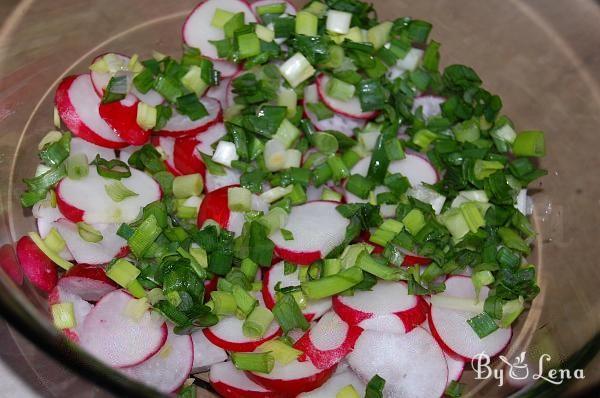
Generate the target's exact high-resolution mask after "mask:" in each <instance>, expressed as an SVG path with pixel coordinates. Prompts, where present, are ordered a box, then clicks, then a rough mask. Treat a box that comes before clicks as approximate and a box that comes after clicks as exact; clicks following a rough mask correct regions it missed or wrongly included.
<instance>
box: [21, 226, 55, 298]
mask: <svg viewBox="0 0 600 398" xmlns="http://www.w3.org/2000/svg"><path fill="white" fill-rule="evenodd" d="M16 252H17V258H18V259H19V263H20V264H21V268H22V269H23V273H24V274H25V276H27V278H28V279H29V281H30V282H31V283H32V284H33V285H34V286H35V287H37V288H38V289H40V290H41V291H43V292H46V293H50V292H51V291H52V289H54V286H56V282H57V281H58V271H57V269H56V265H55V264H54V263H53V262H52V260H50V259H49V258H48V257H47V256H46V255H45V254H44V252H43V251H41V250H40V248H39V247H38V246H37V245H36V244H35V243H34V242H33V240H32V239H31V238H30V237H29V236H23V237H22V238H21V239H19V241H18V242H17V248H16Z"/></svg>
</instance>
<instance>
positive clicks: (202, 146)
mask: <svg viewBox="0 0 600 398" xmlns="http://www.w3.org/2000/svg"><path fill="white" fill-rule="evenodd" d="M225 134H227V129H226V128H225V125H224V124H223V123H216V124H214V125H212V126H211V127H209V128H208V129H207V130H206V131H204V132H202V133H200V134H198V135H197V136H196V139H197V140H198V145H197V146H196V151H195V153H194V154H195V155H196V154H197V153H198V151H200V152H202V153H203V154H205V155H208V156H212V155H213V153H214V152H215V150H214V149H213V144H214V143H215V142H218V141H219V140H220V139H221V138H223V137H224V136H225ZM196 156H197V155H196Z"/></svg>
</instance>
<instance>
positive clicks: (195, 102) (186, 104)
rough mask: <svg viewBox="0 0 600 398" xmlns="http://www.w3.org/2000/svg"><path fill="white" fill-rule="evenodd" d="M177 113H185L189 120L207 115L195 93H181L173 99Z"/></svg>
mask: <svg viewBox="0 0 600 398" xmlns="http://www.w3.org/2000/svg"><path fill="white" fill-rule="evenodd" d="M175 103H176V104H175V107H176V109H177V111H178V112H179V113H181V114H182V115H186V116H187V117H188V118H189V119H190V120H199V119H202V118H203V117H205V116H207V115H208V111H207V110H206V107H205V106H204V104H203V103H202V102H200V100H199V99H198V96H197V95H196V94H195V93H189V94H186V95H182V96H180V97H178V98H177V100H176V101H175Z"/></svg>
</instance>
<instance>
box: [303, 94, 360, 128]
mask: <svg viewBox="0 0 600 398" xmlns="http://www.w3.org/2000/svg"><path fill="white" fill-rule="evenodd" d="M319 101H320V99H319V92H318V91H317V85H316V84H311V85H308V86H306V87H305V88H304V113H305V114H306V116H307V117H308V118H309V119H310V121H311V123H312V124H313V125H314V126H315V127H316V128H317V130H320V131H326V130H335V131H339V132H341V133H344V134H345V135H347V136H348V137H351V136H353V135H354V129H357V128H358V129H361V128H363V127H365V124H366V121H365V120H363V119H355V118H352V117H348V116H344V115H341V114H338V113H335V114H334V115H333V117H330V118H329V119H323V120H319V118H318V117H317V115H315V114H314V113H313V112H312V111H311V110H310V109H309V108H308V106H307V105H308V104H314V103H317V102H319Z"/></svg>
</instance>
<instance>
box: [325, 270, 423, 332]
mask: <svg viewBox="0 0 600 398" xmlns="http://www.w3.org/2000/svg"><path fill="white" fill-rule="evenodd" d="M428 309H429V308H428V305H427V303H426V302H425V301H424V300H423V299H422V298H421V297H420V296H413V295H410V294H408V287H407V286H406V284H405V283H404V282H388V281H379V282H378V283H377V284H376V285H375V286H373V288H372V290H369V291H358V292H355V293H354V295H353V296H336V297H334V298H333V310H334V311H335V312H336V313H337V314H338V315H339V316H340V317H341V318H342V319H343V320H344V321H346V322H348V323H349V324H351V325H358V326H360V327H361V328H363V329H365V330H377V331H382V332H393V333H408V332H410V331H411V330H412V329H414V328H415V326H417V325H420V324H422V323H423V322H425V320H426V319H427V311H428Z"/></svg>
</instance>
